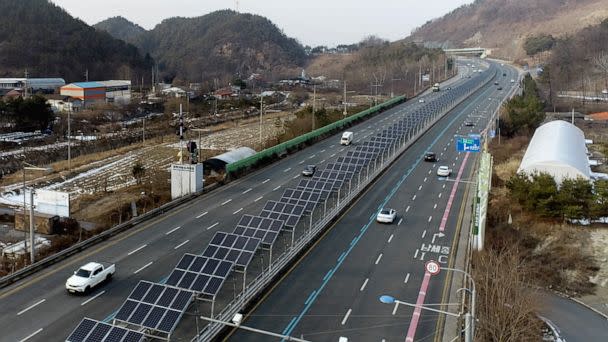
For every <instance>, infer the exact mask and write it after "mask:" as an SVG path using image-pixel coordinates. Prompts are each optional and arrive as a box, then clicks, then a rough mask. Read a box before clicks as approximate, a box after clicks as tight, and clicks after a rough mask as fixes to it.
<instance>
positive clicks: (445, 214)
mask: <svg viewBox="0 0 608 342" xmlns="http://www.w3.org/2000/svg"><path fill="white" fill-rule="evenodd" d="M470 153H471V152H467V153H466V154H465V155H464V159H463V160H462V164H461V165H460V169H459V170H458V176H456V181H455V182H454V185H453V186H452V192H451V193H450V198H449V199H448V205H447V206H446V207H445V211H444V212H443V217H442V218H441V224H440V225H439V231H440V232H443V231H444V230H445V226H446V224H447V223H448V216H450V210H452V204H453V203H454V197H456V191H457V190H458V183H459V182H460V179H461V178H462V173H463V172H464V167H465V166H466V165H467V160H468V159H469V154H470Z"/></svg>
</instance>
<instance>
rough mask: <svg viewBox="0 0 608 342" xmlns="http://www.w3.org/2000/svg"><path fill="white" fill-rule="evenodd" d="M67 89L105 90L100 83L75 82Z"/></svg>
mask: <svg viewBox="0 0 608 342" xmlns="http://www.w3.org/2000/svg"><path fill="white" fill-rule="evenodd" d="M65 87H67V88H70V87H78V88H105V86H104V85H103V84H101V83H100V82H75V83H70V84H68V85H66V86H65Z"/></svg>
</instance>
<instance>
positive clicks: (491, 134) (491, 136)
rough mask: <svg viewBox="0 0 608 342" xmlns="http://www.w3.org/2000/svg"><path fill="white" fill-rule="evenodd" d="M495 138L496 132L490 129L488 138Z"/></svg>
mask: <svg viewBox="0 0 608 342" xmlns="http://www.w3.org/2000/svg"><path fill="white" fill-rule="evenodd" d="M495 137H496V130H494V129H491V130H490V138H495Z"/></svg>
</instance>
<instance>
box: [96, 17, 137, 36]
mask: <svg viewBox="0 0 608 342" xmlns="http://www.w3.org/2000/svg"><path fill="white" fill-rule="evenodd" d="M93 27H94V28H96V29H98V30H101V31H106V32H108V33H109V34H110V35H112V37H114V38H118V39H122V40H124V41H126V42H130V41H131V40H133V39H135V38H136V37H137V36H139V35H141V34H142V33H144V32H146V29H144V28H143V27H141V26H139V25H137V24H135V23H133V22H131V21H129V20H127V19H125V18H123V17H120V16H118V17H112V18H108V19H106V20H104V21H101V22H99V23H97V24H95V25H93Z"/></svg>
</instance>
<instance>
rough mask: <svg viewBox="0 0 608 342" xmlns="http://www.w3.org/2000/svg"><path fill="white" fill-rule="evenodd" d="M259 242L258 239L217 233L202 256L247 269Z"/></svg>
mask: <svg viewBox="0 0 608 342" xmlns="http://www.w3.org/2000/svg"><path fill="white" fill-rule="evenodd" d="M260 242H261V240H260V239H257V238H254V237H248V236H242V235H237V234H232V233H224V232H217V233H215V235H214V236H213V238H212V239H211V242H210V243H209V246H207V249H206V250H205V251H204V252H203V256H207V257H210V258H215V259H220V260H228V261H231V262H233V263H234V265H235V266H241V267H247V266H248V265H249V263H250V262H251V259H253V255H254V254H255V252H256V250H257V249H258V246H259V245H260Z"/></svg>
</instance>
